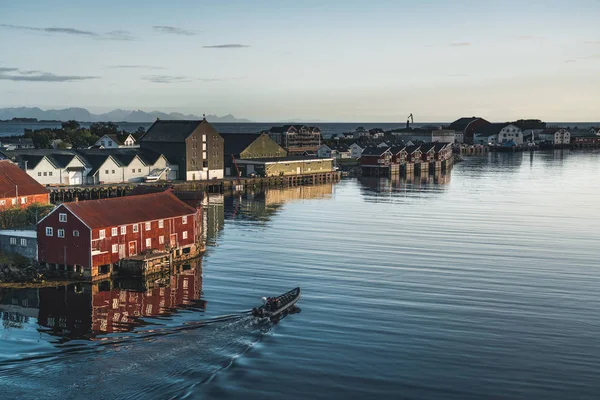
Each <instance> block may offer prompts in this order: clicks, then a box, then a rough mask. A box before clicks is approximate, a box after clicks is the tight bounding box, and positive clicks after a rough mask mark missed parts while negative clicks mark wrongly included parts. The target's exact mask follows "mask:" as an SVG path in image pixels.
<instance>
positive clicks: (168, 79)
mask: <svg viewBox="0 0 600 400" xmlns="http://www.w3.org/2000/svg"><path fill="white" fill-rule="evenodd" d="M142 79H143V80H145V81H148V82H152V83H183V82H192V81H193V78H190V77H187V76H171V75H150V76H144V77H142Z"/></svg>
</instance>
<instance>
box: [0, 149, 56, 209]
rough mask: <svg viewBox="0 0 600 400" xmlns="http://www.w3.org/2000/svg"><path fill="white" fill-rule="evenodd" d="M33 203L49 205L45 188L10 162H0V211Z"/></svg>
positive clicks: (48, 196) (48, 195)
mask: <svg viewBox="0 0 600 400" xmlns="http://www.w3.org/2000/svg"><path fill="white" fill-rule="evenodd" d="M35 203H37V204H49V203H50V194H49V193H48V191H47V190H46V188H45V187H43V186H42V185H40V184H39V183H38V182H37V181H36V180H35V179H33V178H32V177H31V176H29V175H28V174H27V172H25V171H23V170H22V169H21V168H19V167H18V166H17V165H16V164H14V163H12V162H11V161H10V160H0V211H4V210H6V209H9V208H13V207H14V208H17V207H18V208H25V207H28V206H30V205H31V204H35Z"/></svg>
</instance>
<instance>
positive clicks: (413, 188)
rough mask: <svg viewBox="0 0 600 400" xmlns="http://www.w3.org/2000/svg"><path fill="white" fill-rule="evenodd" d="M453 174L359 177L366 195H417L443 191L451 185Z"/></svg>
mask: <svg viewBox="0 0 600 400" xmlns="http://www.w3.org/2000/svg"><path fill="white" fill-rule="evenodd" d="M450 178H451V173H450V172H442V171H440V170H437V171H435V173H432V174H414V173H410V174H406V175H396V176H392V177H385V178H376V177H368V176H365V177H359V178H358V181H359V183H360V185H361V191H362V192H363V194H365V195H373V194H377V193H390V194H397V195H402V194H403V193H415V192H421V191H424V190H427V191H432V190H439V191H443V190H444V186H445V185H448V184H449V183H450Z"/></svg>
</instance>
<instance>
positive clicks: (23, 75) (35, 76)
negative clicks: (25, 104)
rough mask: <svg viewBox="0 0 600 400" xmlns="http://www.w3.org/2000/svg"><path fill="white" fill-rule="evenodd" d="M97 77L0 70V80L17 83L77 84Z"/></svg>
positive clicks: (10, 69)
mask: <svg viewBox="0 0 600 400" xmlns="http://www.w3.org/2000/svg"><path fill="white" fill-rule="evenodd" d="M98 78H99V77H97V76H82V75H57V74H53V73H51V72H41V71H22V70H20V69H18V68H0V80H3V81H15V82H75V81H83V80H89V79H98Z"/></svg>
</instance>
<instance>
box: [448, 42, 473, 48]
mask: <svg viewBox="0 0 600 400" xmlns="http://www.w3.org/2000/svg"><path fill="white" fill-rule="evenodd" d="M470 45H471V43H470V42H454V43H450V47H468V46H470Z"/></svg>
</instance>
